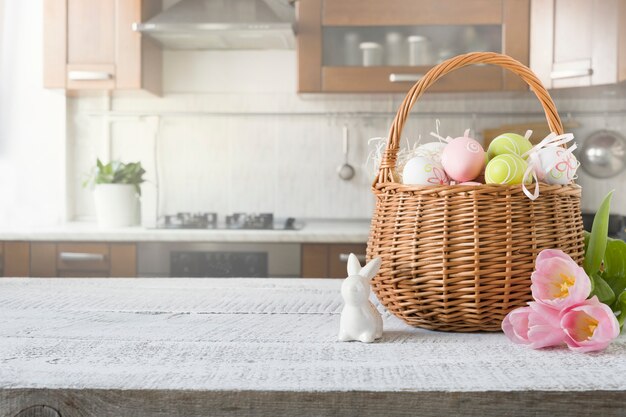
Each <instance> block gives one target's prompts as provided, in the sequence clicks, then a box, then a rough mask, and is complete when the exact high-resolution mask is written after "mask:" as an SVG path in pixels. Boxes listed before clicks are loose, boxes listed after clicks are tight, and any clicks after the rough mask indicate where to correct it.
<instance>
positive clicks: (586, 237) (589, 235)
mask: <svg viewBox="0 0 626 417" xmlns="http://www.w3.org/2000/svg"><path fill="white" fill-rule="evenodd" d="M584 236H585V253H587V248H588V247H589V238H590V237H591V233H589V232H588V231H586V230H585V231H584Z"/></svg>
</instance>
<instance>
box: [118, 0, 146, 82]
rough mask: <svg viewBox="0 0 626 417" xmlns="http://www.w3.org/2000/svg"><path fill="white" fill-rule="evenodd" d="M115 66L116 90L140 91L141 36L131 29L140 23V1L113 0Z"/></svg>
mask: <svg viewBox="0 0 626 417" xmlns="http://www.w3.org/2000/svg"><path fill="white" fill-rule="evenodd" d="M114 3H115V9H116V19H115V36H114V39H115V64H116V67H117V71H116V74H115V75H116V77H115V78H116V83H115V87H116V88H118V89H136V90H139V89H141V64H142V62H141V40H142V39H141V38H142V36H141V34H140V33H139V32H135V31H134V30H133V29H132V25H133V23H136V22H137V23H138V22H141V21H142V20H141V6H142V5H141V1H137V0H134V1H129V0H115V2H114Z"/></svg>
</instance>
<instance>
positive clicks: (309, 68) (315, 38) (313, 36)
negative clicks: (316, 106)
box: [296, 0, 322, 93]
mask: <svg viewBox="0 0 626 417" xmlns="http://www.w3.org/2000/svg"><path fill="white" fill-rule="evenodd" d="M321 14H322V0H307V1H298V2H296V16H297V18H296V20H297V23H296V54H297V56H298V92H299V93H315V92H320V91H321V90H322V73H321V69H322V16H321Z"/></svg>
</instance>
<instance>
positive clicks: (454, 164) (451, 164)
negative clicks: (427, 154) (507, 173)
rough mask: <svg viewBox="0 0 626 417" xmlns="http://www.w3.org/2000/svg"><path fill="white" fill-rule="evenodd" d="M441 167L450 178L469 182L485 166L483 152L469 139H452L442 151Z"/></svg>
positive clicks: (465, 137) (480, 147) (474, 141)
mask: <svg viewBox="0 0 626 417" xmlns="http://www.w3.org/2000/svg"><path fill="white" fill-rule="evenodd" d="M441 165H443V169H445V171H446V173H447V174H448V176H449V177H450V178H452V179H454V180H456V181H459V182H466V181H471V180H473V179H474V178H476V177H478V176H479V175H480V172H481V171H482V169H483V168H484V166H485V150H484V149H483V147H482V146H480V143H478V142H476V140H474V139H472V138H470V137H467V136H463V137H460V138H456V139H452V140H451V141H450V142H449V143H448V144H447V145H446V147H445V148H444V149H443V153H442V154H441Z"/></svg>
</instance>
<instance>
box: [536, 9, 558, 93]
mask: <svg viewBox="0 0 626 417" xmlns="http://www.w3.org/2000/svg"><path fill="white" fill-rule="evenodd" d="M530 24H531V28H530V69H531V70H533V72H534V73H535V74H536V75H537V77H539V80H540V81H541V83H542V84H543V85H544V87H546V88H552V78H551V77H550V73H551V72H552V63H553V62H554V0H532V1H531V4H530Z"/></svg>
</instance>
